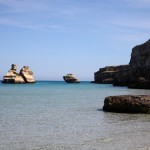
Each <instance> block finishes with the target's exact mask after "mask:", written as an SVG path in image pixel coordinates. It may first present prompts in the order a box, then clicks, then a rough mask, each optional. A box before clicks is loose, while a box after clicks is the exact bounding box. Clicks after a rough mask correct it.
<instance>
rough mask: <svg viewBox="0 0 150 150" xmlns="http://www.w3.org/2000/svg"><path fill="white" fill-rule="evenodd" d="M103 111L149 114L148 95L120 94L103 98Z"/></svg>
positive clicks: (149, 97) (149, 102) (149, 100)
mask: <svg viewBox="0 0 150 150" xmlns="http://www.w3.org/2000/svg"><path fill="white" fill-rule="evenodd" d="M103 110H104V111H108V112H118V113H146V114H150V96H146V95H138V96H133V95H122V96H109V97H106V98H105V100H104V106H103Z"/></svg>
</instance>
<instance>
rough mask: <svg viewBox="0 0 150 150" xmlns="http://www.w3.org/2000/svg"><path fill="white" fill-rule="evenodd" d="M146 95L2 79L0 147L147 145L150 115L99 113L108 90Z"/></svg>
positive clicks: (72, 149) (80, 149)
mask: <svg viewBox="0 0 150 150" xmlns="http://www.w3.org/2000/svg"><path fill="white" fill-rule="evenodd" d="M124 94H134V95H136V94H150V90H133V89H128V88H126V87H113V86H112V85H100V84H91V83H90V82H81V83H80V84H66V83H65V82H46V81H45V82H37V83H35V84H14V85H13V84H0V150H24V149H27V150H43V149H44V150H120V149H123V150H129V149H130V150H148V149H150V142H149V140H150V115H146V114H119V113H108V112H103V111H102V107H103V103H104V98H105V97H106V96H110V95H124Z"/></svg>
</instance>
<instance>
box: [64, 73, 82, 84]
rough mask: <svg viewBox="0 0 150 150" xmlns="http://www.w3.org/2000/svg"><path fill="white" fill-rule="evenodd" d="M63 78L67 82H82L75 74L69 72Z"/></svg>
mask: <svg viewBox="0 0 150 150" xmlns="http://www.w3.org/2000/svg"><path fill="white" fill-rule="evenodd" d="M63 79H64V80H65V82H67V83H80V81H79V80H78V79H76V77H74V75H73V74H67V75H66V76H63Z"/></svg>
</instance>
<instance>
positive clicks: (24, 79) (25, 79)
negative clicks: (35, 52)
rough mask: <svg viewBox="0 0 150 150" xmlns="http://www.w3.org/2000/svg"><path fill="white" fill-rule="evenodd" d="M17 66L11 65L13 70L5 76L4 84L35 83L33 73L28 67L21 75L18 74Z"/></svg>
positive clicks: (22, 70)
mask: <svg viewBox="0 0 150 150" xmlns="http://www.w3.org/2000/svg"><path fill="white" fill-rule="evenodd" d="M16 70H17V66H16V65H15V64H12V65H11V69H10V70H9V71H8V72H7V73H6V75H4V76H3V81H2V83H34V82H35V80H34V78H33V73H32V71H30V70H29V67H28V66H24V67H23V68H22V69H21V70H20V73H17V72H16Z"/></svg>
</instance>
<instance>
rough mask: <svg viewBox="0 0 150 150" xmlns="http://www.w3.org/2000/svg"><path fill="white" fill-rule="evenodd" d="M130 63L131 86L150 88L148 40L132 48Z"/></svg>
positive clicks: (149, 48)
mask: <svg viewBox="0 0 150 150" xmlns="http://www.w3.org/2000/svg"><path fill="white" fill-rule="evenodd" d="M129 65H130V77H131V78H130V80H131V81H130V84H129V87H131V88H145V89H149V88H150V40H148V41H147V42H146V43H144V44H142V45H138V46H135V47H134V48H133V49H132V53H131V59H130V62H129Z"/></svg>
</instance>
